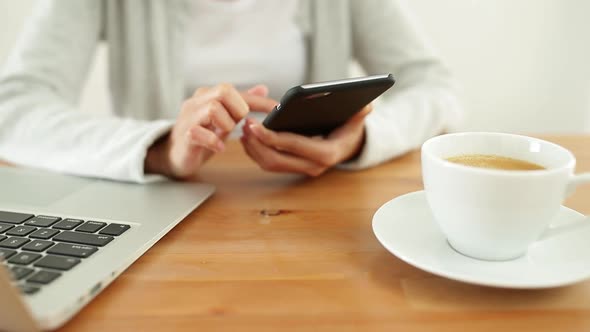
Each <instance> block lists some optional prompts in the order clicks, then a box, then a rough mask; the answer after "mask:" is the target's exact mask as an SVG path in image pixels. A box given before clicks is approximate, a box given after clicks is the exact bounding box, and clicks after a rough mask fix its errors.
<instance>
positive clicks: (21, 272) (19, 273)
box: [10, 266, 35, 280]
mask: <svg viewBox="0 0 590 332" xmlns="http://www.w3.org/2000/svg"><path fill="white" fill-rule="evenodd" d="M34 271H35V269H31V268H28V267H24V266H13V267H12V268H11V269H10V273H11V274H12V279H14V280H21V279H22V278H24V277H26V276H28V275H29V274H31V273H33V272H34Z"/></svg>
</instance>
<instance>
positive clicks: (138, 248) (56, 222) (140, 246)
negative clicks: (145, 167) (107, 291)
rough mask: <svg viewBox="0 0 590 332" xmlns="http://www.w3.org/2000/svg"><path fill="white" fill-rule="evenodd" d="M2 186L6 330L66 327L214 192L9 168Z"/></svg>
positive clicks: (0, 315)
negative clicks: (67, 322) (79, 312)
mask: <svg viewBox="0 0 590 332" xmlns="http://www.w3.org/2000/svg"><path fill="white" fill-rule="evenodd" d="M0 186H1V187H0V257H1V258H0V261H1V262H0V331H38V330H51V329H55V328H57V327H59V326H61V325H63V324H64V323H65V322H66V321H67V320H68V319H70V318H71V317H72V316H73V315H74V314H75V313H77V312H78V311H79V310H80V309H81V308H82V307H83V306H84V305H85V304H87V303H88V302H89V301H90V300H91V299H92V298H94V297H95V296H96V295H97V294H98V293H99V292H100V291H101V290H102V289H104V288H105V287H106V286H107V285H108V284H109V283H110V282H111V281H113V280H114V279H115V278H116V277H117V276H118V275H119V274H121V272H123V271H124V270H125V269H126V268H127V267H128V266H129V265H131V263H133V262H134V261H135V260H136V259H138V258H139V257H140V256H141V255H142V254H143V253H144V252H146V251H147V250H148V249H149V248H150V247H151V246H152V245H154V243H156V241H158V240H159V239H160V238H161V237H162V236H164V235H165V234H166V233H167V232H168V231H169V230H170V229H172V227H174V226H175V225H176V224H178V223H179V222H180V221H181V220H182V219H183V218H184V217H186V216H187V215H188V214H189V213H190V212H191V211H193V210H194V209H195V208H196V207H197V206H199V205H200V204H201V203H202V202H203V201H204V200H205V199H207V197H209V196H210V195H211V194H212V193H213V191H214V188H213V187H212V186H210V185H206V184H197V183H176V182H160V183H152V184H147V185H136V184H127V183H116V182H111V181H104V180H97V179H84V178H79V177H70V176H64V175H57V174H53V173H46V172H41V171H36V170H26V169H19V168H9V167H0Z"/></svg>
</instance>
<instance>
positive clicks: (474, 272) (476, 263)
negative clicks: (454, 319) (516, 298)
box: [373, 191, 590, 288]
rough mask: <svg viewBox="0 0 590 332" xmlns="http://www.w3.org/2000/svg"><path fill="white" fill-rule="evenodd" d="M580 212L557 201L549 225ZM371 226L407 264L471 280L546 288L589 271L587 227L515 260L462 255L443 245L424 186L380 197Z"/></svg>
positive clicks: (538, 245) (538, 244) (589, 234)
mask: <svg viewBox="0 0 590 332" xmlns="http://www.w3.org/2000/svg"><path fill="white" fill-rule="evenodd" d="M583 218H585V217H584V216H583V215H582V214H580V213H578V212H576V211H574V210H571V209H568V208H566V207H563V206H562V207H561V210H560V212H559V215H558V217H557V218H556V220H555V221H554V222H553V223H552V226H556V225H562V224H569V223H573V222H577V221H580V220H581V219H583ZM588 225H590V223H588ZM373 232H375V236H377V239H378V240H379V242H381V244H382V245H383V246H384V247H385V248H386V249H387V250H389V251H390V252H391V253H392V254H394V255H395V256H397V257H398V258H400V259H401V260H403V261H405V262H407V263H408V264H411V265H413V266H415V267H417V268H420V269H422V270H425V271H427V272H430V273H433V274H436V275H439V276H443V277H446V278H449V279H453V280H457V281H462V282H467V283H471V284H477V285H484V286H493V287H504V288H549V287H557V286H564V285H568V284H572V283H575V282H579V281H581V280H584V279H586V278H589V277H590V227H586V226H583V227H581V228H579V229H577V230H576V231H570V232H564V233H562V234H559V235H555V236H553V237H550V238H548V239H546V240H543V241H537V242H535V243H533V244H532V245H531V247H530V248H529V251H528V253H527V254H526V255H525V256H523V257H520V258H518V259H515V260H511V261H505V262H490V261H482V260H477V259H473V258H469V257H467V256H464V255H461V254H460V253H458V252H456V251H455V250H453V249H452V248H451V247H450V246H449V245H448V243H447V240H446V238H445V236H444V235H443V234H442V232H441V231H440V229H439V227H438V225H437V224H436V221H435V220H434V219H433V217H432V214H431V213H430V209H429V207H428V204H427V202H426V196H425V195H424V192H423V191H418V192H414V193H410V194H406V195H403V196H400V197H397V198H395V199H393V200H391V201H389V202H387V203H385V204H384V205H383V206H382V207H381V208H379V210H378V211H377V212H376V213H375V215H374V216H373Z"/></svg>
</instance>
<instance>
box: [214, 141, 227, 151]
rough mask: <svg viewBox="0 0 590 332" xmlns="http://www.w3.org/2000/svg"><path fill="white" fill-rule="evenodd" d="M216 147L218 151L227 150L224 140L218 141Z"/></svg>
mask: <svg viewBox="0 0 590 332" xmlns="http://www.w3.org/2000/svg"><path fill="white" fill-rule="evenodd" d="M215 148H216V149H217V151H219V152H223V151H224V150H225V144H223V142H217V144H215Z"/></svg>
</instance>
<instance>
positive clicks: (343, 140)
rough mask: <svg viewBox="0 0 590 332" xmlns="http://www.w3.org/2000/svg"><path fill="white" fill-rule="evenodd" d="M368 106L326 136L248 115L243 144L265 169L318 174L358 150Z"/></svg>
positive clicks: (368, 111)
mask: <svg viewBox="0 0 590 332" xmlns="http://www.w3.org/2000/svg"><path fill="white" fill-rule="evenodd" d="M371 110H372V106H371V105H370V104H369V105H367V106H365V107H364V108H363V109H362V110H361V111H360V112H358V113H357V114H356V115H354V116H353V117H352V118H351V119H350V120H348V121H347V122H346V123H345V124H344V125H342V126H341V127H339V128H337V129H335V130H334V131H332V132H331V133H330V134H329V135H328V136H327V137H307V136H302V135H297V134H293V133H289V132H275V131H272V130H269V129H266V128H265V127H264V126H263V125H262V124H261V123H260V122H257V121H256V120H254V119H251V118H248V119H246V123H245V124H244V128H243V133H244V134H243V136H242V137H241V141H242V145H243V147H244V150H245V151H246V153H247V154H248V155H249V156H250V158H252V159H253V160H254V161H255V162H256V163H257V164H258V165H259V166H260V167H261V168H262V169H264V170H267V171H271V172H285V173H300V174H306V175H309V176H318V175H321V174H322V173H324V172H325V171H326V170H328V169H330V168H331V167H332V166H334V165H337V164H339V163H341V162H343V161H346V160H349V159H351V158H353V157H354V156H356V155H357V154H358V153H359V151H360V150H361V149H362V147H363V144H364V136H365V126H364V124H365V117H366V116H367V115H368V114H369V113H370V112H371Z"/></svg>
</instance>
